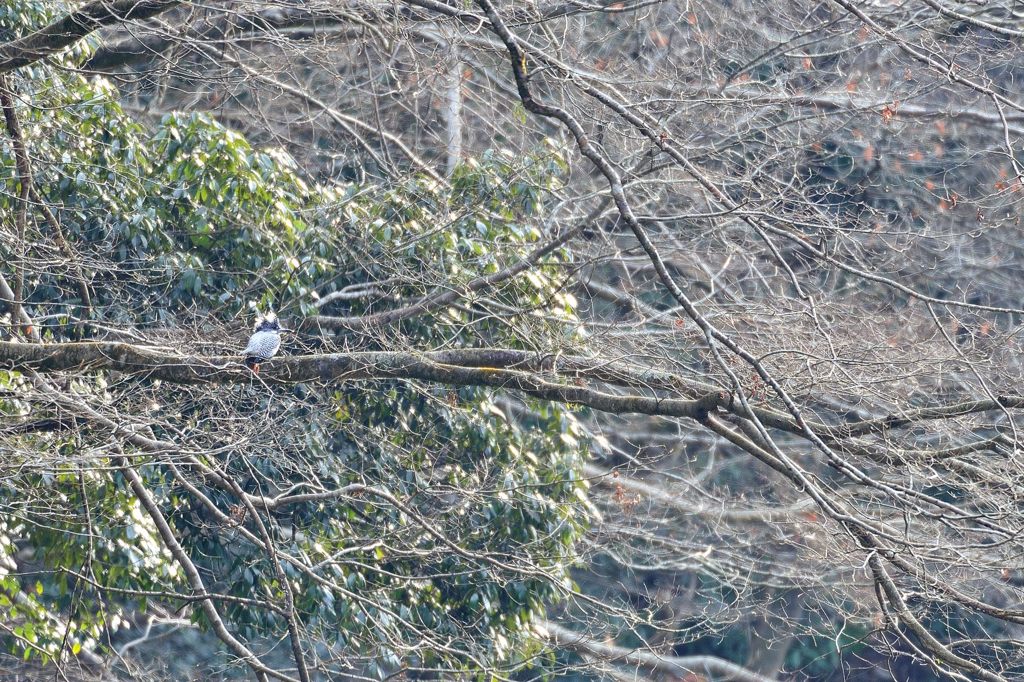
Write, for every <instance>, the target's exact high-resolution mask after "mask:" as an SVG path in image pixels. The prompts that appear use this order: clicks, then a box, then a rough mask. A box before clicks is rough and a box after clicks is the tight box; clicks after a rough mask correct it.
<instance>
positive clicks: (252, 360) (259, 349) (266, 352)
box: [243, 313, 281, 373]
mask: <svg viewBox="0 0 1024 682" xmlns="http://www.w3.org/2000/svg"><path fill="white" fill-rule="evenodd" d="M280 332H281V325H280V324H279V323H278V321H277V317H276V316H274V314H273V313H271V314H269V315H267V316H266V317H261V318H259V319H258V320H256V327H255V331H254V332H253V335H252V336H250V337H249V343H248V344H247V345H246V347H245V351H244V352H243V355H245V366H246V367H248V368H249V369H251V370H252V371H254V372H257V373H258V372H259V369H260V363H262V362H266V361H267V360H269V359H270V358H272V357H274V356H275V355H277V351H278V349H279V348H281V333H280Z"/></svg>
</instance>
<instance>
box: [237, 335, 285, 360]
mask: <svg viewBox="0 0 1024 682" xmlns="http://www.w3.org/2000/svg"><path fill="white" fill-rule="evenodd" d="M280 347H281V337H280V336H279V335H278V334H277V333H276V332H256V333H255V334H253V335H252V336H250V337H249V345H248V346H246V347H245V356H246V357H250V358H256V359H258V360H266V359H267V358H271V357H273V356H274V354H275V353H277V349H278V348H280Z"/></svg>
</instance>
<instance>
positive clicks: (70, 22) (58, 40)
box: [0, 0, 182, 73]
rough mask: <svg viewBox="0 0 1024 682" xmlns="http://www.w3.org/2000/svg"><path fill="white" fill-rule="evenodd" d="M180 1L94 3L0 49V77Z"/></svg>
mask: <svg viewBox="0 0 1024 682" xmlns="http://www.w3.org/2000/svg"><path fill="white" fill-rule="evenodd" d="M181 2H182V0H114V1H113V2H107V1H105V0H97V1H96V2H90V3H89V4H87V5H85V6H83V7H80V8H79V9H77V10H75V11H74V12H71V13H70V14H68V15H66V16H64V17H63V18H61V19H58V20H57V21H55V22H53V23H52V24H49V25H48V26H44V27H43V28H41V29H39V30H38V31H36V32H35V33H30V34H29V35H27V36H25V37H23V38H19V39H17V40H12V41H11V42H9V43H4V44H3V45H0V73H7V72H8V71H13V70H14V69H18V68H21V67H22V66H28V65H29V64H33V63H35V62H37V61H39V60H40V59H45V58H46V57H49V56H51V55H54V54H57V53H58V52H60V51H61V50H63V49H64V48H66V47H70V46H71V45H74V44H75V43H77V42H78V41H79V40H81V39H82V38H84V37H85V36H87V35H89V34H90V33H92V32H93V31H96V30H98V29H101V28H103V27H104V26H110V25H112V24H119V23H121V22H125V21H133V20H139V19H148V18H149V17H154V16H156V15H158V14H161V13H163V12H166V11H167V10H169V9H171V8H172V7H176V6H178V5H180V4H181Z"/></svg>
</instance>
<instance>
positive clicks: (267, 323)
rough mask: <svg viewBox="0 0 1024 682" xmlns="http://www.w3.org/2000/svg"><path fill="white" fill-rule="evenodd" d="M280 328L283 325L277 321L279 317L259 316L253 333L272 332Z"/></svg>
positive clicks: (269, 314)
mask: <svg viewBox="0 0 1024 682" xmlns="http://www.w3.org/2000/svg"><path fill="white" fill-rule="evenodd" d="M280 328H281V324H280V323H279V322H278V321H277V315H275V314H274V313H266V314H265V315H258V316H257V317H256V324H255V325H253V331H257V332H263V331H270V330H275V329H280Z"/></svg>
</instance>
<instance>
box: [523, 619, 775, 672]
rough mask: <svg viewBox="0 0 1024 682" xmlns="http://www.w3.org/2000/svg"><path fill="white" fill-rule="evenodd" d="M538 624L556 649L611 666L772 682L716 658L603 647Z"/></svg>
mask: <svg viewBox="0 0 1024 682" xmlns="http://www.w3.org/2000/svg"><path fill="white" fill-rule="evenodd" d="M541 625H542V626H543V628H544V629H545V630H546V631H547V634H548V638H549V639H550V640H551V641H552V642H554V643H555V644H556V645H558V646H559V647H561V648H563V649H570V650H572V651H576V652H578V653H584V654H588V655H590V656H594V657H596V658H599V659H601V660H606V661H609V662H613V663H622V664H624V665H630V666H637V667H640V668H645V669H647V670H649V671H651V672H656V673H663V674H667V675H673V676H675V677H679V678H683V677H687V676H688V675H689V673H708V674H711V675H714V676H715V679H717V680H723V681H725V680H731V681H733V682H774V680H773V678H771V677H767V676H765V675H761V674H759V673H756V672H754V671H753V670H748V669H747V668H744V667H743V666H741V665H738V664H736V663H733V662H732V661H727V660H725V659H724V658H719V657H717V656H661V655H658V654H655V653H651V652H649V651H641V650H634V649H627V648H625V647H620V646H615V645H613V644H605V643H604V642H599V641H597V640H595V639H593V638H591V637H588V636H587V635H585V634H582V633H579V632H574V631H572V630H570V629H569V628H566V627H562V626H561V625H558V624H556V623H552V622H550V621H546V622H544V623H542V624H541Z"/></svg>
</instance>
